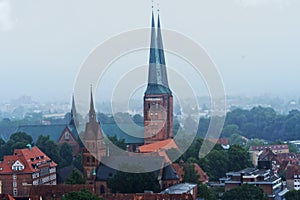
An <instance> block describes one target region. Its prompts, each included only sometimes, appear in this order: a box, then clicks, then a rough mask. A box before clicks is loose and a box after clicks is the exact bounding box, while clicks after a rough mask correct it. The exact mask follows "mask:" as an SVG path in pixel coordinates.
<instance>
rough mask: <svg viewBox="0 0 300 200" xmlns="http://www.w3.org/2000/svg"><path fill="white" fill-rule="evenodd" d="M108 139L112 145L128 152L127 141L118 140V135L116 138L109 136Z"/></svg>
mask: <svg viewBox="0 0 300 200" xmlns="http://www.w3.org/2000/svg"><path fill="white" fill-rule="evenodd" d="M108 139H109V140H110V142H111V143H113V144H114V145H116V146H117V147H119V148H120V149H123V150H126V143H125V139H118V138H117V136H116V135H114V136H108Z"/></svg>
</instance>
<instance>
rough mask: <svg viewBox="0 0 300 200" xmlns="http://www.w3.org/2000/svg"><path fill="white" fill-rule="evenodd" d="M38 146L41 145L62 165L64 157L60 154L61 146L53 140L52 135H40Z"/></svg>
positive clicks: (41, 147) (48, 154) (42, 148)
mask: <svg viewBox="0 0 300 200" xmlns="http://www.w3.org/2000/svg"><path fill="white" fill-rule="evenodd" d="M36 146H37V147H39V148H40V149H41V150H42V151H43V152H44V153H45V154H46V155H47V156H49V157H50V158H51V159H52V160H53V161H54V162H56V163H57V164H58V167H61V165H60V164H61V161H62V158H61V156H60V154H59V146H58V145H57V144H56V143H55V142H54V141H52V140H50V136H49V135H47V136H43V135H40V136H39V137H38V139H37V142H36Z"/></svg>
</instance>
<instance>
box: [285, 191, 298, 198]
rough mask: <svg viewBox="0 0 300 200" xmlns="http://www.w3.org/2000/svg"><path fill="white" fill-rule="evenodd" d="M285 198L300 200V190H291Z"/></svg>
mask: <svg viewBox="0 0 300 200" xmlns="http://www.w3.org/2000/svg"><path fill="white" fill-rule="evenodd" d="M284 197H285V199H286V200H300V190H290V191H288V192H287V193H286V194H285V195H284Z"/></svg>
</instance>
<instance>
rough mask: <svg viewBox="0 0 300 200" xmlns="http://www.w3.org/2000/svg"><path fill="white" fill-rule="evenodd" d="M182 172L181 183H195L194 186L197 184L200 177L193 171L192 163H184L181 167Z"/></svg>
mask: <svg viewBox="0 0 300 200" xmlns="http://www.w3.org/2000/svg"><path fill="white" fill-rule="evenodd" d="M183 171H184V175H183V182H186V183H196V184H198V183H199V178H200V175H199V174H198V173H197V171H196V170H195V165H194V163H185V164H184V165H183Z"/></svg>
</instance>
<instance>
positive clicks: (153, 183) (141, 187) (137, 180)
mask: <svg viewBox="0 0 300 200" xmlns="http://www.w3.org/2000/svg"><path fill="white" fill-rule="evenodd" d="M107 186H108V187H109V188H111V191H112V193H143V192H144V191H145V190H151V191H153V192H159V189H160V187H159V183H158V180H157V179H156V178H155V176H154V173H153V172H148V173H128V172H122V171H118V172H117V173H116V174H115V175H114V177H113V178H110V179H108V180H107Z"/></svg>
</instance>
